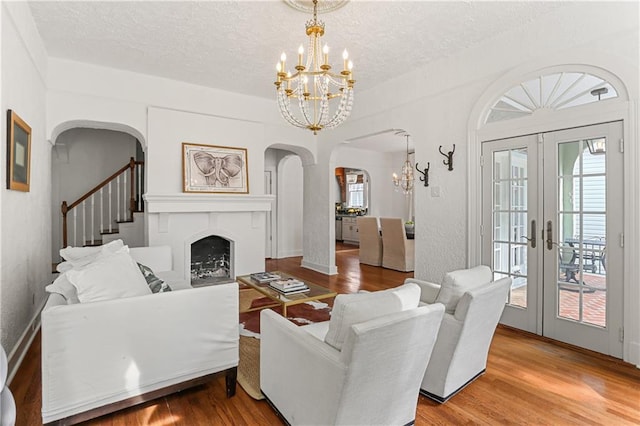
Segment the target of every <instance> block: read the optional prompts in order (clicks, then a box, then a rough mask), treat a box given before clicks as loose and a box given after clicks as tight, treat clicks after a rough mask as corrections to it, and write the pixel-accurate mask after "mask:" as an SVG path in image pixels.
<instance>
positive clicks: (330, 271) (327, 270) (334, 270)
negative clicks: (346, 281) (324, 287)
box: [300, 259, 338, 275]
mask: <svg viewBox="0 0 640 426" xmlns="http://www.w3.org/2000/svg"><path fill="white" fill-rule="evenodd" d="M300 266H302V267H303V268H307V269H311V270H312V271H316V272H320V273H321V274H325V275H337V274H338V267H337V266H335V265H333V266H327V265H320V264H317V263H313V262H309V261H307V260H304V259H302V262H300Z"/></svg>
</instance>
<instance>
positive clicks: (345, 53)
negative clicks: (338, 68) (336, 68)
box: [342, 49, 349, 71]
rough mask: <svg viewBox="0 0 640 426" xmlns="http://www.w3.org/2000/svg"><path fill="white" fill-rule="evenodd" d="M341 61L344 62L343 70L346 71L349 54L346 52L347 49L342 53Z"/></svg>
mask: <svg viewBox="0 0 640 426" xmlns="http://www.w3.org/2000/svg"><path fill="white" fill-rule="evenodd" d="M342 60H343V61H344V70H345V71H347V70H348V69H349V52H347V49H344V52H342Z"/></svg>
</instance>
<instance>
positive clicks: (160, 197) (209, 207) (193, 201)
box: [142, 194, 276, 213]
mask: <svg viewBox="0 0 640 426" xmlns="http://www.w3.org/2000/svg"><path fill="white" fill-rule="evenodd" d="M142 197H143V198H144V200H145V201H146V202H147V212H148V213H195V212H252V211H264V212H266V211H271V206H272V204H273V201H274V200H275V199H276V197H275V196H274V195H217V194H168V195H164V194H155V195H154V194H145V195H143V196H142Z"/></svg>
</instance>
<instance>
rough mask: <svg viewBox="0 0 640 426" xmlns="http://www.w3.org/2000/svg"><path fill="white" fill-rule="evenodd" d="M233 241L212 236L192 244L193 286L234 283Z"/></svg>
mask: <svg viewBox="0 0 640 426" xmlns="http://www.w3.org/2000/svg"><path fill="white" fill-rule="evenodd" d="M232 260H233V259H232V258H231V241H229V240H227V239H225V238H222V237H219V236H217V235H211V236H208V237H205V238H202V239H200V240H198V241H196V242H194V243H192V244H191V285H192V286H198V285H205V284H222V283H228V282H231V281H233V279H232V277H231V275H232V266H231V265H232Z"/></svg>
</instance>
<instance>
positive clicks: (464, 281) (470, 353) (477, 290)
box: [405, 265, 511, 403]
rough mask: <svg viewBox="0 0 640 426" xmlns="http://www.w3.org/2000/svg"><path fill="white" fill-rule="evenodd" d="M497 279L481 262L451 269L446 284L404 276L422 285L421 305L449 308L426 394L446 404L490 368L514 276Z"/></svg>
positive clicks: (422, 387)
mask: <svg viewBox="0 0 640 426" xmlns="http://www.w3.org/2000/svg"><path fill="white" fill-rule="evenodd" d="M492 280H493V273H492V272H491V269H490V268H489V267H487V266H482V265H481V266H476V267H475V268H471V269H461V270H458V271H453V272H449V273H447V274H446V275H445V277H444V279H443V281H442V284H434V283H430V282H428V281H422V280H418V279H415V278H407V279H406V280H405V283H415V284H418V285H419V286H420V288H421V296H420V301H421V302H422V304H437V303H442V304H443V305H445V309H446V310H445V314H444V318H443V319H442V325H441V326H440V331H439V332H438V338H437V340H436V344H435V347H434V348H433V354H432V355H431V359H430V360H429V364H428V366H427V370H426V371H425V374H424V378H423V379H422V384H421V385H420V393H421V394H423V395H425V396H427V397H429V398H431V399H433V400H435V401H438V402H440V403H443V402H445V401H447V400H448V399H449V398H451V397H452V396H454V395H455V394H456V393H458V392H459V391H460V390H462V389H463V388H464V387H465V386H467V385H468V384H469V383H471V382H472V381H474V380H475V379H476V378H477V377H479V376H480V375H482V374H483V373H484V372H485V370H486V367H487V356H488V354H489V347H490V346H491V340H492V339H493V334H494V332H495V329H496V326H497V325H498V321H499V320H500V316H501V315H502V311H503V309H504V305H505V302H506V301H507V295H508V292H509V288H510V287H511V278H502V279H500V280H497V281H492Z"/></svg>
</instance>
